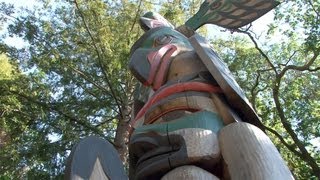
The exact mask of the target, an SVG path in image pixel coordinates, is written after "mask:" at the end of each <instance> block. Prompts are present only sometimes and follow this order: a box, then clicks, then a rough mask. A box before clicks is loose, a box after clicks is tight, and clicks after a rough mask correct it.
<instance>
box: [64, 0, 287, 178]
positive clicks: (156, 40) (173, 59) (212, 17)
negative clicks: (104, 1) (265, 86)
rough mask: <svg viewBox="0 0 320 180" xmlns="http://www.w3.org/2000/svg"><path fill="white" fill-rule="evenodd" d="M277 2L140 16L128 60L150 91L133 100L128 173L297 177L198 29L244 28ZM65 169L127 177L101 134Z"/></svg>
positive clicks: (70, 174) (223, 0) (217, 1)
mask: <svg viewBox="0 0 320 180" xmlns="http://www.w3.org/2000/svg"><path fill="white" fill-rule="evenodd" d="M277 4H278V3H277V2H276V1H274V0H264V1H262V0H237V1H235V0H211V1H210V0H206V1H205V2H204V3H203V4H202V5H201V7H200V10H199V11H198V12H197V13H196V14H195V15H194V16H193V17H192V18H190V19H189V20H188V21H187V22H186V23H185V24H184V25H182V26H180V27H178V28H175V27H174V26H173V25H172V24H171V23H170V22H168V21H167V20H166V19H165V18H163V17H162V16H160V15H159V14H156V13H152V12H148V13H146V14H145V15H144V16H142V17H141V18H140V25H141V28H142V29H143V30H144V31H145V34H143V35H142V37H140V38H139V39H138V40H137V42H136V43H135V44H134V45H133V46H132V48H131V54H130V62H129V67H130V70H131V71H132V73H133V75H134V76H135V77H136V78H137V79H138V80H139V81H140V82H141V84H143V86H144V87H140V88H144V89H147V91H140V90H138V93H137V96H136V100H135V103H134V107H133V109H134V113H133V118H132V120H131V122H130V129H129V132H130V141H129V164H130V166H129V179H137V180H140V179H164V180H167V179H168V180H169V179H232V180H234V179H250V180H256V179H264V180H265V179H268V180H269V179H273V180H279V179H293V176H292V175H291V173H290V171H289V169H288V167H287V166H286V165H285V163H284V161H283V160H282V158H281V156H280V154H279V152H278V151H277V149H276V148H275V146H274V145H273V144H272V142H271V141H270V139H269V138H268V137H267V136H266V135H265V133H264V126H263V125H262V124H261V122H260V119H259V117H258V116H257V114H256V112H255V111H254V109H253V108H252V107H251V105H250V103H249V102H248V100H247V98H246V97H245V95H244V93H243V92H242V90H241V88H240V87H239V86H238V84H237V83H236V81H235V80H234V78H233V77H232V75H231V73H230V71H229V70H228V68H227V66H226V65H225V64H224V63H223V61H222V60H221V59H220V58H219V56H218V55H217V54H216V53H215V52H214V51H213V50H212V49H211V47H210V46H209V45H208V43H207V42H206V40H205V39H204V38H203V37H201V36H200V35H198V34H197V33H196V32H195V30H197V29H198V28H199V27H200V26H202V25H204V24H206V23H212V24H216V25H219V26H221V27H224V28H227V29H237V28H239V27H242V26H244V25H247V24H248V23H250V22H252V21H253V20H255V19H257V18H259V17H260V16H262V15H263V14H265V13H267V12H268V11H270V10H271V9H272V8H274V7H275V6H276V5H277ZM142 92H144V93H142ZM146 92H147V93H146ZM66 174H67V175H66V177H67V179H77V178H80V179H81V178H82V179H95V178H97V179H127V177H126V175H125V173H124V171H123V168H122V166H121V163H120V161H119V159H118V157H117V153H116V151H115V150H114V148H112V146H111V145H110V144H109V143H107V141H103V140H101V139H99V138H96V137H89V138H87V139H85V140H83V141H82V142H80V143H79V144H78V145H77V146H76V147H75V148H74V150H73V151H72V154H71V156H70V160H69V165H68V166H67V171H66Z"/></svg>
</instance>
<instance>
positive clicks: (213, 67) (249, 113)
mask: <svg viewBox="0 0 320 180" xmlns="http://www.w3.org/2000/svg"><path fill="white" fill-rule="evenodd" d="M189 41H190V43H191V44H192V46H193V47H194V49H195V51H196V52H197V54H198V56H199V57H200V59H201V61H202V62H203V64H204V65H205V66H206V67H207V68H208V70H209V72H210V73H211V74H212V76H213V77H214V79H215V80H216V81H217V83H218V84H219V86H220V87H221V89H222V91H223V93H224V94H225V97H226V98H227V101H228V103H229V105H230V106H231V107H232V108H233V109H234V110H235V111H236V112H237V114H238V115H239V116H240V117H241V119H242V120H243V121H245V122H249V123H251V124H253V125H255V126H257V127H259V128H260V129H262V130H264V126H263V125H262V123H261V121H260V118H259V117H258V115H257V114H256V112H255V111H254V109H253V108H252V106H251V104H250V102H249V100H248V99H247V98H246V96H245V94H244V92H243V91H242V89H241V87H240V86H239V85H238V83H237V82H236V81H235V79H234V78H233V76H232V74H231V72H230V70H229V68H228V67H227V65H226V64H225V63H224V62H223V61H222V60H221V59H220V58H219V56H218V55H217V54H216V53H215V52H214V51H213V50H212V49H211V47H210V46H209V44H208V43H207V41H206V40H205V39H204V38H203V37H201V36H200V35H198V34H195V35H194V36H192V37H191V38H189Z"/></svg>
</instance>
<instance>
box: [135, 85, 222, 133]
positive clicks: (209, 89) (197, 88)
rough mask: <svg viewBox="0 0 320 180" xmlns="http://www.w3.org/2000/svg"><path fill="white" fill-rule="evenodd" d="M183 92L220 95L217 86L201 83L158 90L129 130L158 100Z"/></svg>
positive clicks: (219, 89) (220, 91)
mask: <svg viewBox="0 0 320 180" xmlns="http://www.w3.org/2000/svg"><path fill="white" fill-rule="evenodd" d="M184 91H200V92H211V93H222V90H221V88H220V87H219V86H213V85H211V84H207V83H203V82H185V83H178V84H174V85H171V86H168V87H165V88H164V89H160V90H159V92H156V93H155V94H154V95H153V96H152V97H151V99H150V100H149V101H148V102H147V103H146V104H145V105H144V106H143V107H142V109H141V110H140V111H139V113H138V114H137V116H136V118H135V119H134V120H133V121H132V122H131V123H130V126H131V127H130V128H133V127H132V126H133V125H134V124H135V122H136V121H137V120H138V119H139V118H141V117H142V116H143V115H144V114H145V113H146V111H147V110H148V109H149V108H150V107H151V106H152V105H153V104H155V103H156V102H158V101H159V100H161V99H163V98H166V97H168V96H170V95H172V94H175V93H179V92H184Z"/></svg>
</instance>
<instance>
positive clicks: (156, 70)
mask: <svg viewBox="0 0 320 180" xmlns="http://www.w3.org/2000/svg"><path fill="white" fill-rule="evenodd" d="M190 50H192V46H191V45H190V43H189V41H188V39H187V38H186V37H185V36H184V35H183V34H181V33H179V32H178V31H175V30H174V29H172V28H170V27H158V28H154V29H151V30H149V31H147V32H146V33H145V34H144V35H143V36H142V37H141V38H140V39H139V40H138V41H137V42H136V43H135V44H134V45H133V47H132V49H131V57H130V64H129V68H130V70H131V71H132V73H133V75H134V76H135V77H136V78H137V79H138V80H139V81H140V82H142V83H143V84H144V85H146V86H151V87H152V88H153V89H154V90H157V89H159V88H160V87H161V86H162V85H163V84H164V83H165V81H166V75H167V72H168V69H169V66H170V63H171V60H172V59H173V58H174V57H175V56H177V55H178V54H180V53H182V52H184V51H190Z"/></svg>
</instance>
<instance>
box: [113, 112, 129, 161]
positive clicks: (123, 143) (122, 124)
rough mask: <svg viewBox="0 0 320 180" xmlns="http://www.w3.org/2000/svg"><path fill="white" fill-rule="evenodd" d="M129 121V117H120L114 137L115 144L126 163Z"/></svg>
mask: <svg viewBox="0 0 320 180" xmlns="http://www.w3.org/2000/svg"><path fill="white" fill-rule="evenodd" d="M128 122H129V121H128V119H123V118H120V120H119V122H118V126H117V130H116V137H115V139H114V144H115V145H116V149H117V150H118V153H119V156H120V159H121V161H122V162H123V164H124V165H126V164H127V163H128V146H127V142H128V136H129V133H128Z"/></svg>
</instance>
